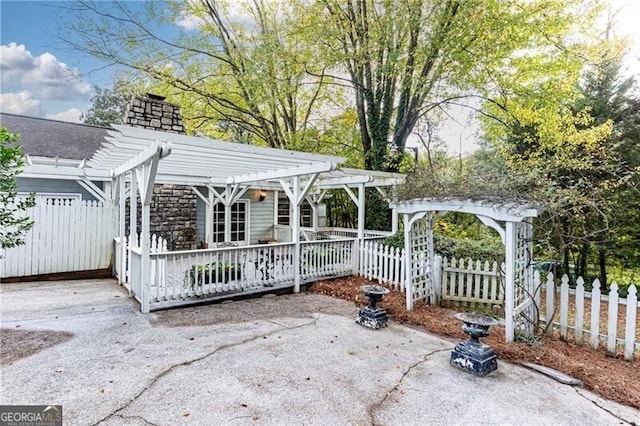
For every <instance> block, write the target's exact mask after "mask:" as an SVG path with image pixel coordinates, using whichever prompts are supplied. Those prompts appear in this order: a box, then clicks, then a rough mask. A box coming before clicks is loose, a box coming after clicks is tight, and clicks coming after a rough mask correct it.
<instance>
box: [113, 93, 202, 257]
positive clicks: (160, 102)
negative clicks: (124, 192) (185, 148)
mask: <svg viewBox="0 0 640 426" xmlns="http://www.w3.org/2000/svg"><path fill="white" fill-rule="evenodd" d="M124 124H125V125H127V126H132V127H142V128H145V129H151V130H158V131H164V132H170V133H182V134H184V133H185V131H184V125H183V123H182V116H181V114H180V108H179V107H178V106H177V105H173V104H170V103H167V102H165V100H164V97H162V96H157V95H153V94H147V95H146V96H138V97H135V98H133V99H132V100H131V102H129V105H128V108H127V112H126V113H125V119H124ZM138 203H139V200H138ZM196 204H197V197H196V195H195V194H194V192H193V191H192V190H191V188H190V187H188V186H185V185H155V187H154V188H153V197H152V199H151V206H150V210H151V220H150V230H151V234H152V235H153V234H156V235H159V236H162V237H163V238H166V239H167V243H168V248H169V250H190V249H194V248H196V235H197V233H196ZM140 210H141V206H140V204H138V232H140V229H141V226H142V225H141V218H142V215H141V212H140ZM126 228H127V230H126V233H127V234H128V233H129V206H128V203H127V210H126Z"/></svg>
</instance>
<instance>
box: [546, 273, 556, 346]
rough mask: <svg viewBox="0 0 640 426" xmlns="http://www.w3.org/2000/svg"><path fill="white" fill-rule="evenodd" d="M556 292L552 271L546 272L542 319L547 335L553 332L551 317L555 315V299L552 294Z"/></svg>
mask: <svg viewBox="0 0 640 426" xmlns="http://www.w3.org/2000/svg"><path fill="white" fill-rule="evenodd" d="M555 293H556V285H555V283H554V281H553V273H552V272H549V273H548V274H547V294H546V296H547V300H546V301H545V312H544V321H545V327H546V328H547V335H549V336H551V335H552V334H553V317H554V315H555V310H556V307H555V301H554V296H555Z"/></svg>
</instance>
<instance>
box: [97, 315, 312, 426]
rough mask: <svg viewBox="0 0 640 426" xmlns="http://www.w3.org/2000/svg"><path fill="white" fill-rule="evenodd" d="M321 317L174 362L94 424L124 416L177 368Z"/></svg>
mask: <svg viewBox="0 0 640 426" xmlns="http://www.w3.org/2000/svg"><path fill="white" fill-rule="evenodd" d="M319 318H320V317H319V316H318V315H315V317H314V318H313V320H312V321H309V322H306V323H304V324H300V325H294V326H291V327H284V329H278V330H274V331H271V332H269V333H261V334H258V335H257V336H253V337H249V338H247V339H244V340H241V341H239V342H235V343H229V344H226V345H222V346H219V347H217V348H215V349H214V350H212V351H211V352H207V353H206V354H204V355H201V356H199V357H196V358H193V359H190V360H187V361H183V362H179V363H177V364H173V365H171V366H170V367H169V368H166V369H165V370H163V371H161V372H160V373H159V374H157V375H156V376H155V377H153V379H152V380H151V382H150V383H149V384H148V385H147V386H145V387H144V388H143V389H142V390H141V391H140V392H138V393H137V394H136V395H135V396H134V397H133V398H131V399H130V400H129V401H127V402H126V403H125V404H124V405H122V406H121V407H119V408H117V409H116V410H114V411H112V412H111V413H110V414H109V415H107V416H106V417H104V418H102V419H100V420H98V421H97V422H95V423H93V426H96V425H99V424H100V423H102V422H104V421H107V420H108V419H110V418H111V417H114V416H117V417H124V416H122V415H121V414H119V413H120V412H121V411H123V410H125V409H126V408H127V407H129V406H130V405H131V404H133V403H134V402H135V401H136V400H137V399H138V398H140V397H141V396H142V395H143V394H144V393H145V392H146V391H148V390H149V389H151V388H152V387H153V386H154V385H155V384H156V383H157V382H158V381H159V380H160V379H162V378H163V377H165V376H167V375H169V374H171V372H173V371H174V370H176V369H177V368H180V367H185V366H189V365H191V364H193V363H196V362H198V361H202V360H203V359H205V358H208V357H210V356H212V355H214V354H216V353H218V352H220V351H223V350H225V349H229V348H233V347H236V346H241V345H244V344H247V343H249V342H252V341H254V340H258V339H262V338H264V337H265V336H272V335H274V334H276V333H282V332H283V331H289V330H296V329H299V328H304V327H308V326H310V325H315V324H316V323H317V322H318V319H319Z"/></svg>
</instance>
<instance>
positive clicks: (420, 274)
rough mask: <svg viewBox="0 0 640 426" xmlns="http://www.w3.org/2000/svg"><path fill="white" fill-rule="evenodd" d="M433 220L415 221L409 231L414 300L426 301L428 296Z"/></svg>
mask: <svg viewBox="0 0 640 426" xmlns="http://www.w3.org/2000/svg"><path fill="white" fill-rule="evenodd" d="M430 223H431V224H433V220H432V219H430V218H428V217H427V218H424V219H420V220H418V221H416V222H415V223H414V224H413V226H412V228H411V232H410V240H411V241H410V242H411V280H412V288H413V300H414V301H426V300H427V299H428V298H429V296H430V288H431V267H432V260H433V259H432V257H433V226H429V224H430Z"/></svg>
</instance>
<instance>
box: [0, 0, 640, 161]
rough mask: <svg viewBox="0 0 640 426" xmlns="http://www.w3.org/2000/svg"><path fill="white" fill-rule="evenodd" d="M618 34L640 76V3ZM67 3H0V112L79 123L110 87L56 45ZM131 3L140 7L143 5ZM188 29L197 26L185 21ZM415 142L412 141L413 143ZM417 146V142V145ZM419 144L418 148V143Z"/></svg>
mask: <svg viewBox="0 0 640 426" xmlns="http://www.w3.org/2000/svg"><path fill="white" fill-rule="evenodd" d="M608 1H609V3H610V4H611V5H612V7H613V9H614V10H620V13H619V14H618V15H617V16H616V19H617V21H618V23H619V25H618V26H617V28H618V29H619V31H620V34H619V35H624V36H627V37H629V38H630V39H631V41H632V53H631V55H628V57H627V65H628V67H629V72H630V73H633V74H638V75H640V26H639V25H638V20H639V19H640V0H608ZM66 3H68V2H66V1H7V0H0V72H1V90H0V110H1V111H3V112H7V113H13V114H20V115H29V116H36V117H45V118H50V119H55V120H63V121H80V116H81V114H82V113H86V111H87V109H88V108H89V106H90V100H91V96H92V95H93V94H94V86H95V85H99V86H100V87H110V86H111V83H112V78H113V72H114V71H115V70H114V69H113V68H109V69H106V70H105V69H101V67H102V63H100V62H98V61H96V60H94V59H91V58H87V57H84V56H81V55H79V54H78V53H75V52H73V51H70V50H69V49H68V48H65V47H64V46H63V45H62V44H60V43H59V42H57V41H56V31H57V30H58V29H59V25H60V22H62V21H61V19H62V20H63V19H64V15H63V14H62V11H61V10H60V9H59V8H58V6H60V5H63V6H64V5H65V4H66ZM130 5H131V6H133V7H134V8H135V7H141V6H142V1H137V2H136V1H132V2H130ZM183 23H184V25H185V27H186V26H189V25H191V24H194V23H193V22H190V21H188V20H185V21H183ZM451 115H452V116H453V117H454V119H451V120H448V121H447V122H446V123H444V125H443V127H442V130H441V131H440V137H441V138H442V139H443V140H444V141H445V143H446V144H447V146H448V150H449V152H451V153H456V154H457V153H462V154H464V153H468V152H470V151H473V150H474V149H477V147H478V145H477V143H476V139H477V135H476V133H477V128H478V126H477V124H474V120H473V119H472V118H471V117H470V116H469V115H468V113H466V112H465V110H463V109H461V108H458V109H455V110H452V114H451ZM410 144H411V143H410ZM413 144H415V142H413ZM416 146H417V145H416Z"/></svg>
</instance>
